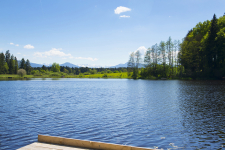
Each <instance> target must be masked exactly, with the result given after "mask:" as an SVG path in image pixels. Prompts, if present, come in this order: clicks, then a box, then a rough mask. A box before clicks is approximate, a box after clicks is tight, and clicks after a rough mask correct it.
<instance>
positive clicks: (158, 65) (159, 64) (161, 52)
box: [127, 37, 182, 79]
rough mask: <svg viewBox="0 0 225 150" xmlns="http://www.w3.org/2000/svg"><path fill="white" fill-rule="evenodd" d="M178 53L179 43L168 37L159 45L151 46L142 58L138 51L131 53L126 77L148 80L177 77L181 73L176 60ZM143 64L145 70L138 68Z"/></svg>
mask: <svg viewBox="0 0 225 150" xmlns="http://www.w3.org/2000/svg"><path fill="white" fill-rule="evenodd" d="M179 51H180V41H179V40H178V41H177V40H174V41H172V38H171V37H169V39H168V40H167V41H166V42H165V41H161V42H160V43H159V44H157V43H156V44H155V45H152V46H151V47H150V48H148V49H147V51H146V52H145V55H144V58H142V56H141V53H140V51H139V50H137V51H136V52H132V53H131V54H130V57H129V61H128V66H127V67H128V76H130V77H132V78H134V79H136V78H145V79H150V78H152V77H157V78H170V77H178V76H179V75H180V73H181V72H182V67H181V64H180V63H179V60H178V55H179ZM140 64H144V65H145V68H141V69H140V68H139V66H140Z"/></svg>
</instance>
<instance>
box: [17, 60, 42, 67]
mask: <svg viewBox="0 0 225 150" xmlns="http://www.w3.org/2000/svg"><path fill="white" fill-rule="evenodd" d="M17 61H18V65H20V60H17ZM30 66H31V67H42V66H43V65H41V64H36V63H30Z"/></svg>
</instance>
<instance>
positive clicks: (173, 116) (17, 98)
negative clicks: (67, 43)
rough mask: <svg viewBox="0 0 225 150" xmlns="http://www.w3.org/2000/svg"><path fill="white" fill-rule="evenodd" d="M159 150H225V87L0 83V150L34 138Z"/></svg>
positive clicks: (113, 82)
mask: <svg viewBox="0 0 225 150" xmlns="http://www.w3.org/2000/svg"><path fill="white" fill-rule="evenodd" d="M38 134H44V135H51V136H61V137H67V138H76V139H82V140H91V141H99V142H109V143H115V144H123V145H131V146H139V147H148V148H156V147H158V148H160V149H222V148H223V146H224V147H225V82H224V81H178V80H171V81H156V80H155V81H152V80H127V79H60V80H52V79H45V80H42V79H34V80H28V81H0V149H17V148H20V147H23V146H25V145H28V144H31V143H33V142H36V141H37V135H38Z"/></svg>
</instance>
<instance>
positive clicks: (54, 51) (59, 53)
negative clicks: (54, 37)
mask: <svg viewBox="0 0 225 150" xmlns="http://www.w3.org/2000/svg"><path fill="white" fill-rule="evenodd" d="M61 50H62V48H58V49H56V48H52V49H51V50H49V51H45V52H42V53H41V52H35V53H34V56H36V57H43V58H46V57H49V56H59V57H64V58H65V57H73V56H72V55H71V54H65V53H64V52H62V51H61Z"/></svg>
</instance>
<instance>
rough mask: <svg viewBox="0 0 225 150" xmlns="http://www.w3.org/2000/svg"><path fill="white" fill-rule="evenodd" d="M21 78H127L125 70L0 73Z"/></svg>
mask: <svg viewBox="0 0 225 150" xmlns="http://www.w3.org/2000/svg"><path fill="white" fill-rule="evenodd" d="M9 78H12V79H21V78H121V79H126V78H128V76H127V72H121V73H105V74H90V75H83V74H80V75H74V74H66V73H54V74H44V73H43V74H39V75H25V76H23V77H20V76H19V75H16V74H0V79H9Z"/></svg>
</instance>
